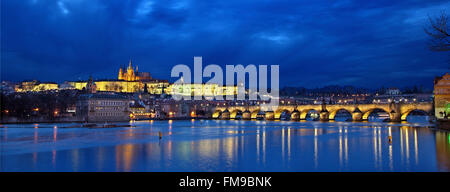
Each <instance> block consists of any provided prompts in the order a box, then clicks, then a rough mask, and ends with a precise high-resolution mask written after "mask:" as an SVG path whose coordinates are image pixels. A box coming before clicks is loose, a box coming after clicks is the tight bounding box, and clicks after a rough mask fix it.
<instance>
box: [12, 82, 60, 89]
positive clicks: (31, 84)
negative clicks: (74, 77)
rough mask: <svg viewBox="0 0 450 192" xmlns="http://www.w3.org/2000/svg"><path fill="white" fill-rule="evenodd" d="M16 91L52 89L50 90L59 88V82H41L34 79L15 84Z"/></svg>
mask: <svg viewBox="0 0 450 192" xmlns="http://www.w3.org/2000/svg"><path fill="white" fill-rule="evenodd" d="M14 90H15V91H16V92H28V91H33V92H36V91H50V90H58V84H57V83H51V82H48V83H41V82H39V81H38V80H33V81H23V82H21V83H20V84H18V85H16V86H15V89H14Z"/></svg>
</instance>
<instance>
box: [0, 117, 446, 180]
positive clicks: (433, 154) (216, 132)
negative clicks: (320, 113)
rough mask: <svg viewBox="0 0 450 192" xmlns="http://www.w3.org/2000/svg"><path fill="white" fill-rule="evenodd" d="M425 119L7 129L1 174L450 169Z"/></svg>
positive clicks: (0, 137)
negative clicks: (28, 172)
mask: <svg viewBox="0 0 450 192" xmlns="http://www.w3.org/2000/svg"><path fill="white" fill-rule="evenodd" d="M420 118H421V117H418V119H417V120H416V119H412V120H411V121H412V122H414V123H385V122H317V121H306V122H290V121H237V120H236V121H233V120H229V121H228V120H192V121H139V122H131V124H132V125H133V127H122V128H95V129H90V128H70V127H77V126H80V125H79V124H7V125H1V126H2V128H0V141H1V143H0V147H1V148H0V171H202V172H203V171H295V172H296V171H450V141H449V139H450V138H449V137H450V135H449V132H445V131H439V130H435V129H434V128H432V127H433V125H432V124H429V123H428V122H427V121H426V120H421V119H420ZM159 132H161V133H162V139H161V140H160V139H159V136H158V135H159ZM389 135H391V136H392V142H391V143H390V142H389Z"/></svg>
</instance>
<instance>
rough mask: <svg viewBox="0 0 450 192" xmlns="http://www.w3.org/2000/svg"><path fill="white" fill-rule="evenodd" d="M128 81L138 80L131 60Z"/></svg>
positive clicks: (127, 75)
mask: <svg viewBox="0 0 450 192" xmlns="http://www.w3.org/2000/svg"><path fill="white" fill-rule="evenodd" d="M126 80H127V81H134V80H136V76H135V74H134V69H133V67H132V66H131V59H130V63H129V65H128V68H127V74H126Z"/></svg>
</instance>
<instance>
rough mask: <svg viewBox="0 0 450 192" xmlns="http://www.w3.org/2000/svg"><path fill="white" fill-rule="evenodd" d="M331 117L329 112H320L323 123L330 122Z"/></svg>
mask: <svg viewBox="0 0 450 192" xmlns="http://www.w3.org/2000/svg"><path fill="white" fill-rule="evenodd" d="M329 117H330V113H329V112H328V111H321V112H320V120H321V121H328V120H330V119H329Z"/></svg>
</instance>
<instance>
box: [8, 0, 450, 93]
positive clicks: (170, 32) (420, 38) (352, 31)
mask: <svg viewBox="0 0 450 192" xmlns="http://www.w3.org/2000/svg"><path fill="white" fill-rule="evenodd" d="M449 8H450V2H449V1H448V0H442V1H434V0H422V1H418V0H405V1H401V0H395V1H393V0H376V1H352V0H338V1H334V0H326V1H324V0H314V1H313V0H310V1H295V2H294V1H286V0H250V1H245V2H243V1H242V0H226V1H209V0H204V1H194V0H193V1H190V0H177V1H173V0H161V1H153V0H133V1H132V0H2V1H1V79H2V80H10V81H22V80H29V79H38V80H41V81H54V82H63V81H64V80H78V79H86V78H87V77H88V76H89V75H90V74H92V75H93V76H94V78H97V79H99V78H116V77H117V72H118V68H119V66H120V65H127V64H128V60H129V58H130V57H131V58H132V59H133V63H134V64H138V65H139V70H140V71H148V72H150V73H151V74H152V75H153V76H154V77H156V78H160V79H169V80H171V81H173V80H174V79H170V78H169V77H170V70H171V68H172V66H174V65H176V64H180V63H182V64H188V65H193V56H203V64H204V65H206V64H219V65H222V66H224V65H226V64H233V65H235V64H244V65H247V64H266V65H273V64H279V65H280V73H281V74H280V84H281V86H304V87H308V88H314V87H319V86H324V85H330V84H338V85H354V86H361V87H367V88H371V87H380V86H382V85H384V86H398V87H403V86H411V85H414V84H422V85H424V86H426V87H431V86H432V81H433V78H434V76H437V75H442V74H443V73H445V72H447V71H449V65H450V64H449V60H450V57H449V54H448V53H435V52H431V51H429V50H428V48H427V38H428V37H427V36H426V34H425V33H424V31H423V27H424V26H426V23H427V21H428V20H427V15H430V16H434V15H438V13H439V12H440V11H441V10H443V9H447V12H449V11H450V10H449Z"/></svg>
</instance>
